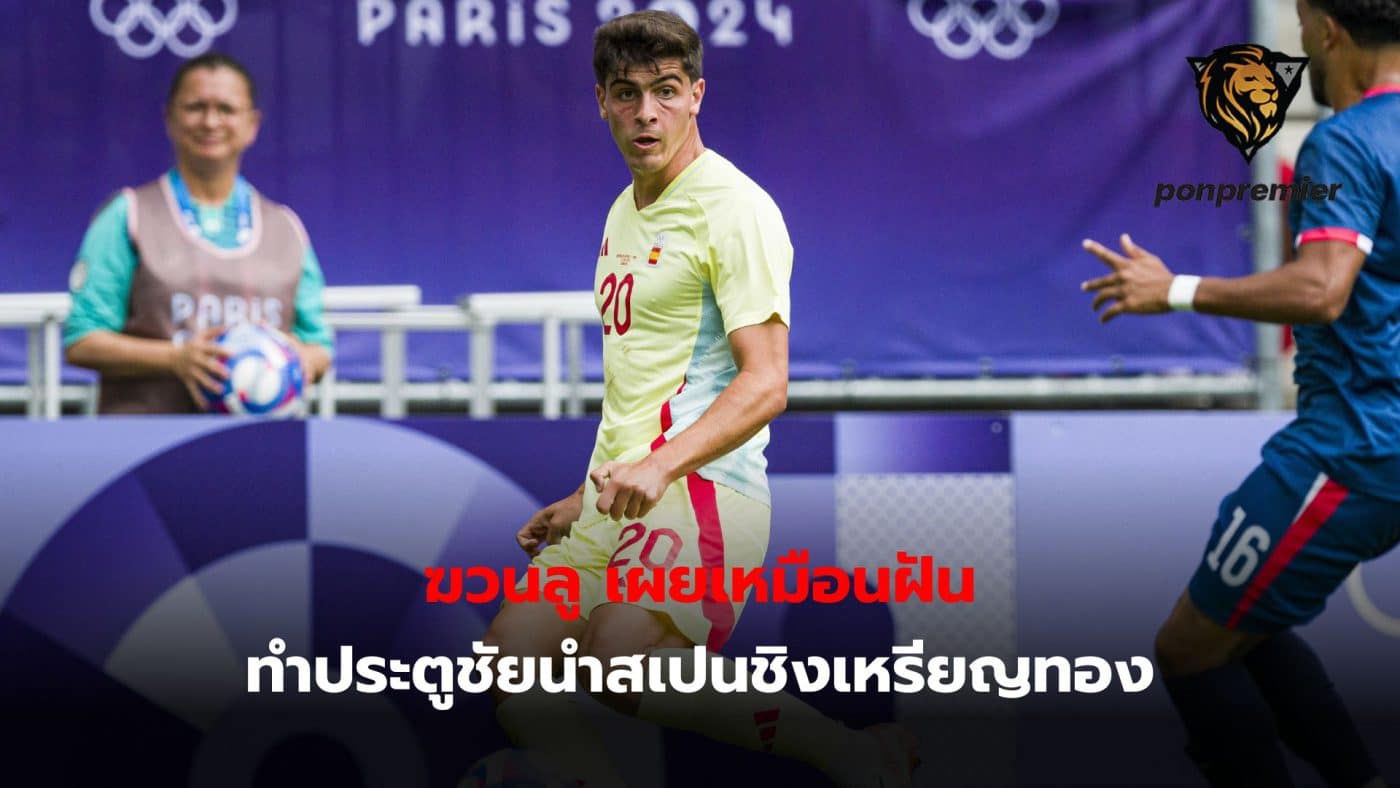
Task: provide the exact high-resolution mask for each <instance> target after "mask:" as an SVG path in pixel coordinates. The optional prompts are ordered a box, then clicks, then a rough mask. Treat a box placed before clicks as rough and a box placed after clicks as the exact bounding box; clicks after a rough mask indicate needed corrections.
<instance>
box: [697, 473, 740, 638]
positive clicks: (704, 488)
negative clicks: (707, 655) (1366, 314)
mask: <svg viewBox="0 0 1400 788" xmlns="http://www.w3.org/2000/svg"><path fill="white" fill-rule="evenodd" d="M685 486H686V489H688V490H689V491H690V506H691V508H692V509H694V510H695V522H696V524H698V525H699V526H700V564H701V566H703V567H704V568H705V570H706V571H707V572H708V571H709V570H710V569H713V568H718V570H719V571H720V572H723V571H724V529H723V527H721V525H720V521H719V504H718V503H717V502H716V500H715V483H714V482H712V481H710V480H709V479H704V478H701V477H700V475H699V474H696V473H692V474H690V475H689V476H687V477H685ZM719 590H720V589H715V588H712V589H710V593H709V594H708V595H706V596H705V599H704V600H703V601H702V602H701V603H700V604H701V609H702V610H703V611H704V613H705V618H706V619H708V620H709V622H710V637H709V638H707V639H706V641H705V648H707V649H709V650H710V651H719V650H720V649H721V648H722V647H723V646H724V643H725V641H727V640H729V634H730V633H731V632H733V631H734V605H732V604H730V603H729V602H725V601H723V600H721V599H719V598H718V591H719Z"/></svg>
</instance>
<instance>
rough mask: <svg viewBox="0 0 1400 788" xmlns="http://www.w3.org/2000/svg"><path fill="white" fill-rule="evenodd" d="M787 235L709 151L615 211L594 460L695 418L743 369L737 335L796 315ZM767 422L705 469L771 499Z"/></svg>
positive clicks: (607, 245) (634, 454) (607, 239)
mask: <svg viewBox="0 0 1400 788" xmlns="http://www.w3.org/2000/svg"><path fill="white" fill-rule="evenodd" d="M791 274H792V243H791V241H790V240H789V238H788V233H787V227H786V225H784V223H783V217H782V214H781V213H780V212H779V210H778V206H777V205H776V204H775V203H774V202H773V200H772V198H771V197H769V196H768V194H767V193H766V192H764V191H763V189H761V188H760V187H759V186H758V184H756V183H754V182H753V181H752V180H750V179H749V178H748V176H746V175H744V174H743V173H742V172H740V171H739V169H738V168H737V167H735V166H734V165H733V164H731V163H730V162H729V161H728V160H726V159H724V158H723V157H721V156H720V155H719V154H717V153H715V152H714V151H705V152H704V153H702V154H701V155H700V156H699V158H697V159H696V160H695V161H694V162H692V163H691V164H690V165H689V166H688V167H687V168H686V169H685V170H683V171H682V172H681V173H680V174H679V175H678V176H676V179H675V180H673V181H672V182H671V184H670V185H669V186H667V187H666V189H665V191H663V192H662V193H661V196H660V197H659V198H658V199H657V200H656V202H654V203H652V204H651V205H648V206H647V207H646V208H643V209H642V210H637V207H636V202H635V201H634V199H633V188H632V187H631V186H628V187H627V188H626V189H624V190H623V192H622V194H621V195H619V196H618V198H617V200H616V201H615V202H614V203H613V206H612V209H611V210H610V211H609V212H608V221H607V226H606V229H605V231H604V234H603V243H602V246H601V247H600V249H599V254H598V267H597V271H596V274H595V275H594V281H593V293H594V300H595V301H596V303H597V305H598V310H599V312H600V314H601V316H602V322H603V381H604V389H605V391H604V395H603V421H602V424H600V425H599V427H598V439H597V442H596V444H595V446H594V449H593V457H592V459H591V460H590V461H589V468H590V469H591V468H596V467H598V466H599V465H602V464H603V463H604V462H607V461H608V460H614V459H620V460H623V461H627V462H634V461H636V460H639V459H641V458H642V457H645V456H646V455H647V453H649V452H650V451H652V450H653V449H655V448H657V447H659V446H661V445H662V444H663V443H664V442H665V441H666V439H667V438H669V437H672V436H674V435H676V434H677V433H679V432H681V431H682V430H684V429H686V428H687V427H689V426H690V425H691V424H694V423H695V421H696V420H697V419H698V418H700V416H701V414H703V413H704V412H705V410H706V409H707V408H709V406H710V404H711V403H712V402H714V401H715V398H716V397H718V396H719V394H720V392H722V391H723V390H724V388H725V387H726V386H728V385H729V382H730V381H732V380H733V379H734V376H735V375H736V374H737V373H738V369H737V367H736V365H735V361H734V355H733V353H732V352H731V350H730V347H729V340H728V335H729V333H730V332H732V331H734V330H736V329H739V328H743V327H745V326H752V325H757V324H760V323H764V322H767V321H768V320H769V319H770V318H772V317H774V316H776V317H777V318H778V319H780V320H782V322H783V323H784V324H785V325H790V323H789V319H790V318H789V312H790V298H789V294H788V280H789V278H790V277H791ZM767 445H768V428H767V427H764V428H763V429H762V430H760V431H759V432H758V434H756V435H754V436H753V437H752V438H751V439H749V441H748V442H746V443H745V444H744V445H742V446H740V447H739V448H738V449H735V450H734V451H732V452H730V453H729V454H727V455H725V456H723V457H720V458H719V459H717V460H714V461H713V462H711V463H710V464H708V465H706V466H704V467H702V468H701V469H700V470H699V474H700V475H701V476H702V477H704V478H706V479H709V480H711V481H713V482H717V483H720V484H724V485H727V486H729V487H731V488H733V489H735V490H737V491H738V492H740V493H743V494H744V495H747V496H749V497H751V498H754V499H757V500H759V501H762V502H764V503H768V502H769V495H768V481H767V474H766V472H765V468H766V465H767V462H766V460H765V459H764V457H763V449H764V447H766V446H767Z"/></svg>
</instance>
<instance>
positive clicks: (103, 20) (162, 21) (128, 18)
mask: <svg viewBox="0 0 1400 788" xmlns="http://www.w3.org/2000/svg"><path fill="white" fill-rule="evenodd" d="M218 2H219V4H220V5H221V6H222V9H221V14H220V16H219V18H218V20H215V19H214V16H213V15H212V14H210V13H209V11H208V10H207V9H205V8H204V6H203V5H202V4H201V0H175V7H174V8H171V9H170V11H169V12H162V11H161V10H160V9H159V8H156V6H155V3H154V1H153V0H126V6H125V7H123V8H122V10H121V11H118V12H117V17H116V19H108V18H107V14H106V11H105V8H104V6H105V5H106V0H92V2H91V3H90V4H89V5H88V16H90V17H92V23H93V25H95V26H96V27H97V30H98V32H100V33H102V34H103V35H107V36H112V37H113V38H115V39H116V40H117V46H119V47H121V50H122V51H123V52H125V53H127V54H128V55H130V56H132V57H139V58H147V57H150V56H152V55H154V54H155V53H157V52H159V51H160V49H161V47H169V49H170V51H171V52H173V53H175V54H176V55H179V56H180V57H186V58H189V57H194V56H196V55H200V54H203V53H204V52H205V51H206V50H208V49H209V46H210V45H211V44H213V43H214V39H216V38H218V37H219V36H221V35H223V34H224V33H227V32H228V31H229V30H231V29H232V28H233V23H234V22H236V21H237V20H238V0H218ZM137 30H143V31H145V33H144V35H140V36H136V37H133V36H132V34H133V33H135V32H136V31H137ZM186 30H191V31H193V32H194V33H195V34H196V35H198V36H199V38H198V39H197V40H195V41H193V42H191V41H188V40H186V39H185V38H182V35H183V34H184V33H185V31H186ZM148 36H149V40H146V39H147V37H148Z"/></svg>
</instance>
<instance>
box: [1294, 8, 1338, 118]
mask: <svg viewBox="0 0 1400 788" xmlns="http://www.w3.org/2000/svg"><path fill="white" fill-rule="evenodd" d="M1296 5H1297V8H1298V26H1299V33H1300V35H1301V37H1302V39H1303V54H1305V55H1307V56H1308V87H1310V88H1312V94H1313V100H1314V101H1316V102H1317V103H1318V104H1321V105H1322V106H1324V107H1330V106H1332V102H1331V101H1330V100H1328V98H1327V62H1326V58H1325V57H1323V54H1324V53H1323V51H1322V40H1321V36H1322V35H1323V32H1324V30H1325V28H1326V26H1327V20H1326V19H1324V18H1323V14H1322V12H1320V11H1318V10H1317V9H1316V8H1314V7H1313V5H1312V3H1310V2H1308V0H1297V2H1296Z"/></svg>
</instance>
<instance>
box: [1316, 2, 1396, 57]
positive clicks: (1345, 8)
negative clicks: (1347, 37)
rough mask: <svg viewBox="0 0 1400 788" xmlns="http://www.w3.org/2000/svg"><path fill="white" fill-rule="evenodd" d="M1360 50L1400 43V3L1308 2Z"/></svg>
mask: <svg viewBox="0 0 1400 788" xmlns="http://www.w3.org/2000/svg"><path fill="white" fill-rule="evenodd" d="M1308 2H1309V3H1312V4H1313V6H1315V7H1316V8H1318V9H1320V10H1322V11H1323V12H1324V13H1326V14H1327V15H1328V16H1330V17H1332V18H1333V19H1335V20H1337V23H1338V24H1340V25H1341V26H1342V27H1344V28H1346V31H1347V32H1348V33H1350V34H1351V38H1352V40H1353V41H1355V42H1356V43H1358V44H1360V45H1361V46H1363V47H1380V46H1388V45H1393V44H1400V0H1308Z"/></svg>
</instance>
